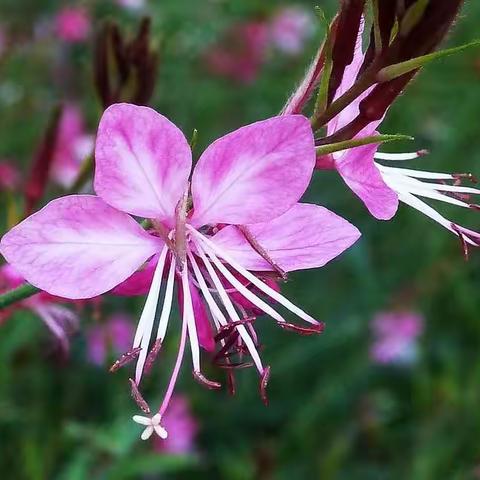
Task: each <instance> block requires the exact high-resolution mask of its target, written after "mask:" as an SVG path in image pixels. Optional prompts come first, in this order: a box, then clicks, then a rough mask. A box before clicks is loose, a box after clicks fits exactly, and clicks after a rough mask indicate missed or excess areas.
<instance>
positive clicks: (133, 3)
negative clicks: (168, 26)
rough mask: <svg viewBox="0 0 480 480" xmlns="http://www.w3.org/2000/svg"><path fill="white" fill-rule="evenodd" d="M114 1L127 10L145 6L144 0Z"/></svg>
mask: <svg viewBox="0 0 480 480" xmlns="http://www.w3.org/2000/svg"><path fill="white" fill-rule="evenodd" d="M116 3H117V4H118V5H120V6H121V7H123V8H127V9H129V10H140V9H142V8H143V7H144V6H145V0H116Z"/></svg>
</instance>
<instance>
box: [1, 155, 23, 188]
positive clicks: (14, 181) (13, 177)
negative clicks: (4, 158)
mask: <svg viewBox="0 0 480 480" xmlns="http://www.w3.org/2000/svg"><path fill="white" fill-rule="evenodd" d="M19 183H20V174H19V172H18V170H17V169H16V168H15V167H14V166H13V165H12V164H11V163H9V162H0V192H1V191H3V190H14V189H15V188H16V187H17V186H18V184H19Z"/></svg>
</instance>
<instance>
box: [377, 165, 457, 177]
mask: <svg viewBox="0 0 480 480" xmlns="http://www.w3.org/2000/svg"><path fill="white" fill-rule="evenodd" d="M375 165H376V166H377V167H378V169H379V170H380V171H381V172H382V173H386V174H389V175H390V174H398V175H400V176H402V177H403V176H407V177H412V178H424V179H430V180H454V179H455V177H454V176H453V175H451V174H449V173H437V172H424V171H422V170H412V169H409V168H397V167H386V166H385V165H382V164H381V163H375Z"/></svg>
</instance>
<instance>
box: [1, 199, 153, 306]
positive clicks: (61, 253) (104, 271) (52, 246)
mask: <svg viewBox="0 0 480 480" xmlns="http://www.w3.org/2000/svg"><path fill="white" fill-rule="evenodd" d="M161 246H162V245H161V241H160V240H159V239H158V238H156V237H153V236H151V235H149V234H147V233H146V232H145V231H144V230H143V229H142V228H141V227H140V225H139V224H138V223H137V222H135V220H134V219H133V218H131V217H129V216H128V215H125V214H123V213H121V212H118V211H117V210H115V209H113V208H112V207H110V206H108V205H107V204H106V203H104V202H103V200H102V199H101V198H98V197H95V196H92V195H72V196H68V197H63V198H58V199H56V200H53V201H52V202H50V203H49V204H48V205H47V206H46V207H44V208H43V209H42V210H40V211H39V212H37V213H35V214H34V215H32V216H30V217H28V218H27V219H26V220H24V221H23V222H22V223H20V224H19V225H17V226H16V227H14V228H13V229H12V230H10V232H8V233H7V234H6V235H5V236H4V237H3V238H2V240H1V243H0V252H1V253H2V255H3V256H4V257H5V258H6V259H7V261H8V262H9V263H11V264H12V265H13V266H14V267H15V268H16V269H17V270H18V271H19V273H20V274H21V275H23V276H24V277H25V279H26V280H27V281H28V282H30V283H32V284H33V285H35V286H36V287H38V288H41V289H42V290H45V291H46V292H48V293H50V294H52V295H57V296H59V297H64V298H72V299H79V298H91V297H94V296H96V295H100V294H102V293H104V292H106V291H108V290H111V289H112V288H113V287H114V286H115V285H118V284H119V283H120V282H122V281H123V280H125V279H126V278H128V277H129V276H130V275H132V273H133V272H135V270H137V269H138V267H139V266H140V265H142V263H144V262H145V261H146V260H147V259H148V258H149V257H151V256H152V255H153V254H155V253H156V252H158V250H159V249H160V248H161Z"/></svg>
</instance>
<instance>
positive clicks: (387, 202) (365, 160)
mask: <svg viewBox="0 0 480 480" xmlns="http://www.w3.org/2000/svg"><path fill="white" fill-rule="evenodd" d="M377 148H378V145H377V144H371V145H365V146H362V147H356V148H352V149H350V150H348V151H347V152H346V153H344V154H343V155H342V156H341V157H340V158H339V159H338V160H336V162H335V165H336V167H337V170H338V173H339V174H340V176H341V177H342V178H343V180H344V182H345V183H346V184H347V185H348V186H349V188H350V189H351V190H352V191H353V192H354V193H355V194H356V195H357V196H358V197H359V198H360V200H362V202H363V203H364V204H365V206H366V207H367V208H368V211H369V212H370V213H371V214H372V215H373V216H374V217H375V218H377V219H379V220H390V219H391V218H392V217H393V216H394V215H395V213H396V212H397V210H398V195H397V194H396V193H395V191H394V190H392V189H391V188H390V187H388V186H387V184H386V183H385V181H384V180H383V177H382V174H381V173H380V171H379V170H378V168H377V166H376V165H375V163H374V159H373V158H374V157H373V156H374V154H375V152H376V150H377Z"/></svg>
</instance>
